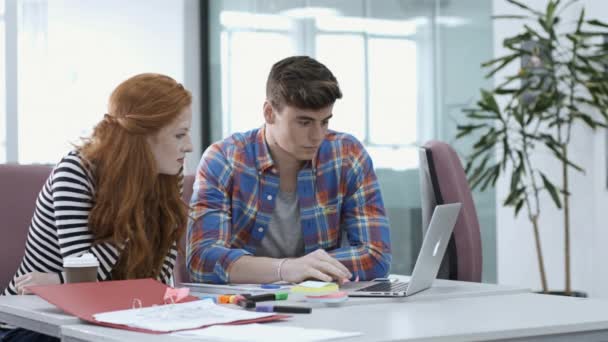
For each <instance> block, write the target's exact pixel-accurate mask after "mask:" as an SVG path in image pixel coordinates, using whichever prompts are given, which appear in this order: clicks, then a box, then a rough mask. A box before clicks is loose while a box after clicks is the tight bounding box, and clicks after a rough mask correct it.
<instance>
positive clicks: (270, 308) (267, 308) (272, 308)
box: [255, 305, 312, 314]
mask: <svg viewBox="0 0 608 342" xmlns="http://www.w3.org/2000/svg"><path fill="white" fill-rule="evenodd" d="M255 311H257V312H280V313H304V314H309V313H311V312H312V308H307V307H303V306H285V305H258V306H256V308H255Z"/></svg>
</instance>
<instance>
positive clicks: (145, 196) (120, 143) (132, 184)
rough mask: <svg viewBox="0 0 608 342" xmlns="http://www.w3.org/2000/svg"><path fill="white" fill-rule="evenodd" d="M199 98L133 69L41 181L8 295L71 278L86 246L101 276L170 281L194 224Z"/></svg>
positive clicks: (168, 80)
mask: <svg viewBox="0 0 608 342" xmlns="http://www.w3.org/2000/svg"><path fill="white" fill-rule="evenodd" d="M191 103H192V96H191V94H190V92H189V91H188V90H186V89H184V87H183V86H182V85H181V84H179V83H177V82H176V81H175V80H173V79H172V78H170V77H168V76H164V75H159V74H141V75H137V76H134V77H132V78H130V79H128V80H126V81H124V82H123V83H121V84H120V85H119V86H118V87H117V88H116V89H115V90H114V92H113V93H112V95H111V96H110V101H109V105H108V113H107V114H105V116H104V118H103V120H101V122H99V123H98V124H97V126H96V127H95V129H94V131H93V134H92V135H91V136H90V137H89V138H87V139H85V140H84V141H83V144H82V145H81V146H79V147H77V148H76V149H75V150H74V151H71V152H70V153H68V154H67V155H66V156H65V157H64V158H63V159H62V160H61V161H60V162H59V163H58V164H57V166H56V167H55V168H54V170H53V172H52V173H51V175H50V176H49V178H48V180H47V181H46V183H45V185H44V186H43V188H42V190H41V191H40V194H39V195H38V199H37V201H36V209H35V211H34V215H33V218H32V222H31V224H30V228H29V233H28V237H27V243H26V247H25V256H24V257H23V260H22V262H21V265H20V266H19V269H18V270H17V273H16V274H15V276H14V278H13V280H12V281H11V282H10V284H9V286H8V287H7V288H6V289H5V290H4V293H3V294H4V295H10V294H18V293H24V292H26V291H27V290H26V288H27V286H30V285H43V284H59V283H62V282H64V274H63V259H64V258H66V257H70V256H78V255H81V254H83V253H85V252H87V253H91V254H93V255H94V256H95V257H96V258H97V259H98V261H99V268H98V273H97V279H98V280H99V281H103V280H109V279H114V280H116V279H136V278H147V277H152V278H156V279H158V280H160V281H162V282H164V283H169V282H170V279H171V277H172V274H173V266H174V264H175V257H176V255H177V245H176V241H179V239H180V238H181V237H182V235H183V234H184V232H185V229H186V224H187V206H186V204H184V203H183V201H182V199H181V195H180V192H181V191H180V190H181V180H182V174H181V170H182V167H183V162H184V157H185V155H186V153H188V152H191V151H192V143H191V140H190V134H189V132H190V124H191V121H192V109H191ZM10 335H11V333H9V334H8V335H7V336H5V338H6V337H9V336H10ZM42 336H44V335H42Z"/></svg>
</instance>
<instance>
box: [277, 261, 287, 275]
mask: <svg viewBox="0 0 608 342" xmlns="http://www.w3.org/2000/svg"><path fill="white" fill-rule="evenodd" d="M285 261H287V258H285V259H281V261H279V267H277V276H278V277H279V281H283V276H282V275H281V269H282V268H283V264H284V263H285Z"/></svg>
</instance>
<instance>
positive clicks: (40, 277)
mask: <svg viewBox="0 0 608 342" xmlns="http://www.w3.org/2000/svg"><path fill="white" fill-rule="evenodd" d="M59 283H61V281H60V280H59V275H57V273H42V272H32V273H28V274H24V275H22V276H20V277H18V278H17V279H15V288H16V289H17V293H18V294H31V292H29V291H28V290H27V286H34V285H55V284H59Z"/></svg>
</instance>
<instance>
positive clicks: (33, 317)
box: [0, 276, 528, 341]
mask: <svg viewBox="0 0 608 342" xmlns="http://www.w3.org/2000/svg"><path fill="white" fill-rule="evenodd" d="M398 277H399V278H401V279H403V280H407V279H408V278H409V277H407V276H398ZM523 292H528V290H527V289H523V288H516V287H510V286H500V285H493V284H480V283H469V282H460V281H450V280H437V281H435V283H434V285H433V287H432V288H431V289H429V290H426V291H424V292H421V293H419V294H417V295H415V296H412V297H408V298H401V299H392V298H376V299H369V298H351V299H350V300H349V301H348V302H347V303H346V305H344V308H346V307H350V306H357V307H367V306H366V305H369V304H370V303H374V304H376V305H380V304H394V303H395V302H426V301H434V300H443V299H449V298H455V297H457V298H464V297H474V296H491V295H504V294H513V293H523ZM306 305H307V306H311V307H313V308H314V311H313V315H312V316H317V314H316V313H317V312H320V311H327V310H328V311H329V312H331V314H330V317H331V318H332V319H333V315H335V313H336V311H335V310H336V309H335V308H328V307H327V306H325V305H323V304H315V305H310V304H306ZM0 321H3V322H6V323H9V324H11V325H15V326H19V327H22V328H26V329H30V330H34V331H37V332H40V333H44V334H48V335H52V336H60V328H61V326H66V325H73V324H81V327H87V328H86V329H85V330H86V333H89V332H90V333H91V334H92V335H91V336H95V334H94V332H95V331H101V332H102V333H100V334H101V335H104V336H107V338H105V337H104V338H101V337H100V340H103V341H120V340H126V339H127V337H124V336H122V331H121V330H116V329H109V328H103V327H96V326H93V325H88V324H87V323H84V322H82V321H81V320H79V319H78V318H75V317H73V316H70V315H66V314H63V313H62V312H61V311H60V310H59V309H57V308H56V307H55V306H54V305H52V304H49V303H47V302H46V301H44V300H42V299H40V298H39V297H37V296H6V297H0ZM281 324H283V323H281ZM70 331H71V330H70ZM84 333H85V332H84V331H82V330H78V331H77V332H74V334H76V335H75V336H74V338H76V339H78V338H80V339H82V336H84V335H83V334H84ZM125 333H126V332H125ZM130 334H134V335H138V336H139V334H136V333H130ZM101 335H100V336H101ZM69 336H71V335H69ZM111 336H117V337H116V339H112V338H111ZM141 336H142V340H145V338H146V337H147V338H153V337H151V336H152V335H141ZM160 336H163V335H160ZM94 338H97V337H94ZM108 338H109V339H108ZM364 338H365V337H364ZM128 339H129V340H130V339H131V338H130V337H129V338H128Z"/></svg>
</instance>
